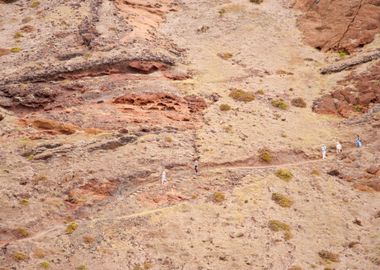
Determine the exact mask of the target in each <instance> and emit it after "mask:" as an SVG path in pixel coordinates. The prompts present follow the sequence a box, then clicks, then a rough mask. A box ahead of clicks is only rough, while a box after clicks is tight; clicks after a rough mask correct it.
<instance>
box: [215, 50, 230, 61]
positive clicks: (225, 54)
mask: <svg viewBox="0 0 380 270" xmlns="http://www.w3.org/2000/svg"><path fill="white" fill-rule="evenodd" d="M217 55H218V56H219V57H220V58H222V59H223V60H228V59H230V58H232V56H233V54H232V53H229V52H224V53H218V54H217Z"/></svg>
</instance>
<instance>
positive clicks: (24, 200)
mask: <svg viewBox="0 0 380 270" xmlns="http://www.w3.org/2000/svg"><path fill="white" fill-rule="evenodd" d="M19 203H20V204H21V205H22V206H28V205H29V200H28V199H21V200H20V201H19Z"/></svg>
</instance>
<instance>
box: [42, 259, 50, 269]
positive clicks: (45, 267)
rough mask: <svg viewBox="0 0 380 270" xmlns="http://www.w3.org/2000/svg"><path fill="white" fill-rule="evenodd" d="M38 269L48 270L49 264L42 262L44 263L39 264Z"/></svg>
mask: <svg viewBox="0 0 380 270" xmlns="http://www.w3.org/2000/svg"><path fill="white" fill-rule="evenodd" d="M40 267H41V268H42V269H49V268H50V264H49V262H47V261H44V262H42V263H40Z"/></svg>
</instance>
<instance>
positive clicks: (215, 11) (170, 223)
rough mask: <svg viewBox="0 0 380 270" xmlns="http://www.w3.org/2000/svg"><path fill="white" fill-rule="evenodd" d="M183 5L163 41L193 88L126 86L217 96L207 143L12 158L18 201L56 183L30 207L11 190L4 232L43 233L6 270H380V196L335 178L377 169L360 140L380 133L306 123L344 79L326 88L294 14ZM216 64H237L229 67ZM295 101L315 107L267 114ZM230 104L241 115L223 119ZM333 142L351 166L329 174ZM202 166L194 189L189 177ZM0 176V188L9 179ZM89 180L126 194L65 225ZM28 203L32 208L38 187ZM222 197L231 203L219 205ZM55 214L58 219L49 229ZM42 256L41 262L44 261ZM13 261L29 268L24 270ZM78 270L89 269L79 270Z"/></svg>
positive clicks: (87, 207) (156, 143)
mask: <svg viewBox="0 0 380 270" xmlns="http://www.w3.org/2000/svg"><path fill="white" fill-rule="evenodd" d="M180 2H181V5H180V6H181V8H180V9H179V11H177V12H175V13H172V14H171V15H170V16H169V17H168V18H167V19H166V22H165V23H164V24H162V25H161V26H160V28H159V33H160V34H162V35H164V36H165V37H166V38H169V39H171V41H172V42H173V43H174V44H177V46H178V47H179V48H183V49H186V53H185V54H184V56H182V58H181V63H180V64H179V68H181V69H183V70H190V71H192V73H193V74H194V75H193V78H191V79H188V80H184V81H167V80H163V79H162V77H159V80H160V81H159V82H153V83H152V82H144V81H142V82H141V81H138V82H134V83H129V82H128V81H127V80H126V81H127V82H128V83H125V84H126V85H127V86H126V87H127V88H128V87H129V88H134V87H135V88H136V89H138V90H140V89H144V86H145V87H146V88H154V87H155V86H156V87H157V88H160V89H167V90H170V92H177V93H180V94H183V95H188V94H197V95H199V96H202V97H205V99H207V97H209V96H210V95H215V94H217V95H219V96H220V97H219V100H218V101H217V102H215V103H212V102H209V107H208V108H207V109H206V111H205V114H204V116H203V122H204V123H203V124H202V125H199V128H198V129H190V130H185V131H181V130H179V131H170V129H167V130H164V131H162V130H161V131H159V132H156V133H154V132H152V133H148V134H143V135H141V136H140V137H138V139H137V142H136V143H134V144H128V145H124V146H121V147H118V148H116V149H113V150H110V151H108V150H106V151H98V152H87V150H86V149H87V148H86V147H88V146H87V143H88V142H89V141H90V140H94V141H96V142H99V141H102V140H108V139H110V138H111V139H114V137H113V136H112V135H111V134H100V135H96V136H90V135H84V134H74V135H72V136H68V137H65V136H62V137H58V138H55V139H54V140H60V141H62V142H65V143H67V144H72V145H74V146H75V147H74V148H73V150H72V152H70V154H67V155H66V156H65V155H64V156H62V157H57V158H54V159H52V160H51V161H49V162H46V163H44V162H38V161H37V162H33V163H30V161H27V160H25V158H21V157H19V156H18V157H17V158H18V159H16V157H15V156H16V155H15V154H13V153H14V152H17V151H16V150H17V149H18V148H17V147H16V146H13V145H12V146H9V147H7V148H6V149H4V150H3V151H4V153H3V154H4V155H8V156H9V157H11V158H9V159H8V162H9V163H11V161H18V163H17V164H19V165H17V166H16V165H15V163H16V162H15V163H13V164H9V168H8V169H9V170H10V171H11V172H12V173H13V174H14V175H13V176H12V177H9V178H10V179H11V180H10V184H9V186H11V188H10V190H11V191H13V190H14V189H16V188H17V187H18V183H17V182H16V181H17V180H18V179H19V178H18V177H20V174H21V171H22V173H23V175H24V176H25V175H26V177H29V176H28V175H31V177H33V175H35V174H36V173H45V174H47V175H48V177H49V181H47V183H46V184H43V185H46V187H45V186H43V187H41V186H37V187H36V188H38V189H39V192H40V193H39V195H38V196H39V197H38V196H36V197H32V198H31V199H30V201H31V203H30V205H29V206H26V207H20V206H15V204H16V203H17V201H16V199H15V198H12V193H11V191H9V193H7V192H6V191H4V190H5V185H4V184H3V186H2V190H3V191H2V192H4V194H7V196H4V198H3V199H2V201H3V202H4V205H5V207H4V208H3V210H2V214H1V217H2V220H4V224H5V227H7V228H10V227H12V226H13V227H18V226H24V225H25V223H24V220H23V219H25V217H28V219H29V220H28V223H27V225H30V224H32V225H31V227H32V228H33V230H31V231H32V235H31V236H30V237H26V238H22V239H18V240H14V241H10V243H9V244H8V245H6V248H4V249H3V251H2V252H3V253H2V254H1V255H2V258H1V259H0V263H1V266H0V269H1V267H3V268H4V269H7V270H8V269H40V266H39V264H40V263H41V262H42V261H48V262H49V265H50V269H94V270H118V269H120V270H121V269H133V270H138V269H155V270H158V269H168V270H169V269H170V270H171V269H183V270H193V269H236V270H237V269H239V270H240V269H247V270H248V269H274V270H282V269H291V267H292V266H299V267H300V268H293V269H339V270H340V269H342V270H343V269H366V270H367V269H368V270H372V269H373V270H375V269H378V267H379V264H380V251H379V244H380V239H379V236H380V232H379V228H380V218H379V211H380V196H379V194H378V193H375V192H361V191H358V190H357V189H354V188H353V185H352V183H350V182H349V181H347V179H344V178H342V179H341V178H338V177H334V176H331V175H328V174H327V172H329V171H330V170H331V169H335V168H337V169H338V170H339V171H341V172H350V173H351V172H355V171H360V172H363V173H364V170H365V169H366V166H367V165H368V164H371V163H373V162H379V161H378V160H377V159H378V157H376V155H377V153H378V151H377V150H379V142H378V139H376V135H377V133H376V130H373V133H372V134H371V137H372V139H371V140H370V138H369V135H368V138H367V137H366V139H367V141H368V142H369V141H371V143H373V144H372V145H371V146H370V147H365V148H363V149H361V150H357V149H354V148H353V147H352V138H353V137H354V135H355V133H356V132H359V131H363V130H364V129H363V128H364V127H365V128H367V129H368V130H370V129H371V126H368V125H363V126H347V125H345V124H343V123H342V119H340V118H337V117H326V116H321V115H317V114H314V113H312V112H311V109H310V105H311V102H312V101H313V100H314V99H315V98H317V97H319V96H320V94H321V93H324V92H325V91H328V90H329V89H330V88H331V87H332V86H333V85H334V83H335V82H336V81H337V80H338V79H340V78H341V76H343V75H335V76H329V77H322V76H321V75H320V74H319V72H318V69H319V68H320V67H322V66H324V65H325V64H326V63H327V60H326V59H325V55H323V54H321V53H320V52H318V51H315V50H313V49H312V48H309V47H308V46H307V45H305V44H303V43H302V40H301V36H300V33H299V31H298V30H297V28H296V16H297V14H296V13H295V11H294V10H292V9H289V8H287V6H286V5H285V4H284V3H282V1H276V0H267V1H264V3H263V4H261V5H255V4H252V3H250V2H249V1H244V0H236V1H232V0H231V1H227V0H225V1H215V0H212V1H206V0H199V1H195V0H194V1H193V0H186V1H180ZM202 27H204V28H203V29H204V30H200V29H202ZM198 29H199V31H197V30H198ZM218 53H231V54H232V57H231V58H229V59H227V60H224V59H222V58H221V57H219V56H218ZM161 80H162V81H161ZM119 83H120V82H119ZM120 84H123V82H121V83H120ZM155 84H157V85H155ZM118 86H119V85H118ZM115 88H116V89H115V90H114V91H115V92H116V91H119V92H121V91H122V90H120V89H119V88H117V87H115ZM232 88H241V89H245V90H247V91H253V92H257V91H258V90H260V89H262V90H263V92H264V93H263V94H256V100H254V101H252V102H249V103H242V102H237V101H234V100H233V99H232V98H230V97H229V96H228V95H229V93H230V89H232ZM119 92H118V93H119ZM113 93H114V92H113ZM294 97H302V98H303V99H304V100H305V101H306V102H307V103H308V107H307V108H296V107H293V106H290V107H289V109H288V110H286V111H283V110H279V109H277V108H274V107H273V106H272V105H271V99H273V98H283V99H284V100H285V101H286V102H287V103H290V100H291V99H292V98H294ZM222 103H225V104H229V105H230V106H231V107H232V108H233V109H232V110H231V111H227V112H221V111H220V110H219V105H220V104H222ZM92 108H96V107H95V106H94V107H92ZM12 117H13V116H12ZM7 119H8V120H7V121H9V122H6V123H7V125H10V126H11V125H14V122H12V121H11V120H9V119H11V116H9V118H7ZM13 121H15V120H13ZM9 128H11V127H9ZM368 134H369V133H368ZM168 138H170V139H168ZM194 138H195V140H194ZM337 139H339V140H341V141H342V142H343V144H344V151H345V155H347V156H342V157H341V158H337V157H336V156H335V154H334V153H332V152H329V159H328V160H326V161H321V160H319V159H318V158H319V148H320V146H321V144H322V143H326V144H328V145H334V143H335V141H336V140H337ZM20 144H21V142H20ZM263 147H267V148H269V149H271V150H272V151H273V155H274V161H273V162H272V163H273V164H265V163H263V162H262V161H260V160H258V159H257V152H258V150H259V149H261V148H263ZM78 149H79V150H78ZM197 156H198V157H199V158H200V164H201V174H200V175H198V176H196V175H194V173H193V171H192V168H191V166H192V159H193V158H194V157H197ZM376 158H377V159H376ZM364 162H366V163H364ZM163 165H172V166H171V169H169V172H168V176H169V184H168V185H167V186H164V187H163V186H162V185H160V184H159V182H158V180H159V173H160V170H161V167H162V166H163ZM283 167H284V168H285V167H287V168H289V169H290V170H291V172H292V173H293V174H294V177H293V178H292V179H291V181H289V182H285V181H283V180H281V179H279V178H278V177H276V176H275V172H276V170H277V169H279V168H283ZM2 169H3V170H2V174H1V179H2V180H3V179H5V178H6V177H8V174H7V173H6V172H5V171H4V170H6V169H7V168H6V167H4V168H2ZM91 180H96V181H98V182H96V185H99V184H100V183H106V184H107V183H108V180H115V181H116V182H117V181H119V182H120V183H119V182H118V183H119V184H120V185H119V186H118V189H117V190H116V191H112V192H110V193H111V194H112V195H111V196H107V199H104V200H99V201H90V202H87V203H86V202H83V205H82V204H81V202H80V201H79V203H78V202H77V205H75V204H73V206H72V207H73V208H74V207H78V209H75V210H78V211H74V210H73V209H71V210H72V213H73V216H70V217H67V216H66V215H67V213H69V210H68V208H69V206H68V204H67V202H66V201H67V196H68V193H69V192H70V190H71V189H75V188H78V187H82V189H83V184H84V183H87V182H86V181H91ZM2 183H5V181H2ZM49 185H50V186H49ZM55 187H57V188H58V190H57V191H55V192H53V191H52V190H55ZM61 187H64V188H62V189H60V188H61ZM44 188H45V189H44ZM79 189H80V188H79ZM28 191H29V192H30V193H32V194H34V193H33V192H34V191H33V188H32V187H31V188H30V190H28ZM85 191H86V190H85ZM85 191H81V192H85ZM106 191H107V190H106ZM216 191H218V192H222V193H223V194H224V195H225V200H223V201H221V202H215V201H214V199H213V194H214V192H216ZM44 192H46V196H45V194H43V195H41V193H44ZM61 192H62V193H63V192H64V194H62V193H61ZM87 192H88V193H89V194H88V193H85V194H84V195H86V196H88V197H89V198H87V197H86V198H87V199H93V197H91V196H94V194H93V193H91V192H94V191H93V190H92V189H90V191H88V190H87ZM104 193H105V194H108V193H107V192H104ZM273 193H280V194H283V195H285V196H286V197H288V198H289V199H291V200H292V201H293V202H294V203H293V205H292V206H291V207H290V208H283V207H280V206H279V205H278V204H276V203H275V202H274V201H273V200H272V199H271V198H272V195H273ZM95 195H96V196H100V195H104V194H103V193H101V194H97V193H96V192H95ZM8 198H12V199H8ZM16 198H17V197H16ZM42 198H43V199H42ZM86 198H85V199H86ZM37 199H39V201H38V202H37ZM79 199H81V197H80V198H79ZM34 200H35V201H36V202H34ZM32 212H34V213H35V218H34V219H33V218H32V217H31V215H30V213H32ZM45 213H48V215H51V216H50V217H49V216H48V215H47V216H46V217H45V218H42V216H43V214H45ZM7 216H10V217H11V218H6V217H7ZM39 217H41V218H39ZM37 218H38V220H36V219H37ZM70 219H75V220H76V222H77V224H78V225H79V226H78V228H77V229H76V230H75V231H74V232H73V233H72V234H67V233H65V228H66V226H67V224H66V223H65V221H66V222H68V221H70ZM270 220H279V221H282V222H284V223H286V224H287V225H288V226H289V232H290V234H289V233H288V234H286V233H285V232H283V231H280V232H273V231H272V230H270V228H269V226H268V223H269V222H270ZM33 225H34V226H33ZM38 227H39V228H38ZM84 237H85V238H84ZM86 239H87V240H86ZM41 250H43V253H44V254H45V255H44V256H39V254H40V253H41V252H38V251H41ZM323 250H327V251H330V252H332V253H334V254H337V255H338V256H339V259H338V260H337V262H332V261H328V260H324V259H322V258H321V257H320V256H319V255H318V253H319V252H321V251H323ZM17 251H21V252H23V253H25V254H27V255H28V257H29V259H27V260H24V261H23V260H21V261H20V262H15V260H14V256H13V254H14V253H15V252H17ZM42 257H43V258H42ZM3 265H4V266H3ZM81 265H82V266H86V268H77V267H80V266H81Z"/></svg>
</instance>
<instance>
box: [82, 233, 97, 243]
mask: <svg viewBox="0 0 380 270" xmlns="http://www.w3.org/2000/svg"><path fill="white" fill-rule="evenodd" d="M83 242H85V243H86V244H92V243H94V242H95V238H94V237H93V236H91V235H85V236H83Z"/></svg>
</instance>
